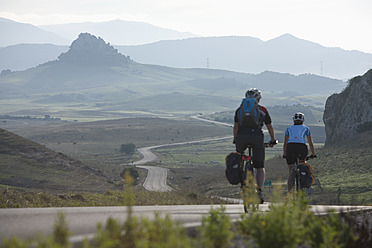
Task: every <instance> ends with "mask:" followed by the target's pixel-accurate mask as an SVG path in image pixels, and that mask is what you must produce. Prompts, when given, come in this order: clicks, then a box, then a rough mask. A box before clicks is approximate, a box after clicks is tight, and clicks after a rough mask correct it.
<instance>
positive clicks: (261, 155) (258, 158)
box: [235, 132, 265, 168]
mask: <svg viewBox="0 0 372 248" xmlns="http://www.w3.org/2000/svg"><path fill="white" fill-rule="evenodd" d="M249 145H252V146H253V148H252V156H253V167H254V168H264V161H265V146H264V136H263V133H262V132H253V133H252V134H238V135H237V136H236V138H235V147H236V151H237V152H239V153H243V152H244V151H245V150H246V149H247V148H248V146H249Z"/></svg>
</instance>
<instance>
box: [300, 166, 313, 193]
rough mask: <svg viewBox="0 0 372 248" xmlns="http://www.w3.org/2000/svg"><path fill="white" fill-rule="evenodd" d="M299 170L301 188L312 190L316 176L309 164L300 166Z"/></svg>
mask: <svg viewBox="0 0 372 248" xmlns="http://www.w3.org/2000/svg"><path fill="white" fill-rule="evenodd" d="M298 170H299V174H300V185H301V188H310V187H311V185H313V183H314V175H313V170H312V168H311V166H310V165H309V164H299V165H298Z"/></svg>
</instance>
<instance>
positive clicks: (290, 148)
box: [286, 143, 297, 192]
mask: <svg viewBox="0 0 372 248" xmlns="http://www.w3.org/2000/svg"><path fill="white" fill-rule="evenodd" d="M296 154H297V144H296V143H289V144H287V150H286V161H287V165H288V170H289V174H288V181H287V186H288V192H290V191H291V190H292V187H293V180H294V175H293V173H292V168H293V166H294V165H295V163H296Z"/></svg>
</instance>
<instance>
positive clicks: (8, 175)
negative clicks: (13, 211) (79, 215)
mask: <svg viewBox="0 0 372 248" xmlns="http://www.w3.org/2000/svg"><path fill="white" fill-rule="evenodd" d="M0 186H1V187H5V186H9V187H10V188H15V189H38V190H44V191H102V190H106V189H107V188H114V185H113V184H110V183H108V182H107V178H105V177H103V176H102V175H100V173H98V172H97V171H95V170H93V169H91V168H90V167H88V166H86V165H84V164H82V163H81V162H79V161H77V160H74V159H72V158H70V157H68V156H66V155H64V154H62V153H57V152H54V151H52V150H50V149H48V148H46V147H44V146H42V145H39V144H37V143H35V142H32V141H29V140H26V139H24V138H22V137H20V136H18V135H15V134H13V133H11V132H8V131H6V130H4V129H0Z"/></svg>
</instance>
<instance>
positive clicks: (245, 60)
mask: <svg viewBox="0 0 372 248" xmlns="http://www.w3.org/2000/svg"><path fill="white" fill-rule="evenodd" d="M116 47H117V48H118V50H119V51H120V52H122V53H125V54H127V55H129V56H130V57H131V58H132V59H133V60H136V61H138V62H140V63H146V64H157V65H165V66H171V67H180V68H208V67H209V68H213V69H224V70H231V71H239V72H247V73H260V72H263V71H266V70H269V71H276V72H282V73H291V74H304V73H311V74H316V75H324V76H327V77H331V78H337V79H343V80H345V79H350V78H352V77H354V76H355V75H359V74H362V73H363V72H365V71H366V70H368V69H369V68H371V67H372V54H368V53H363V52H359V51H346V50H343V49H341V48H329V47H324V46H321V45H319V44H317V43H314V42H310V41H306V40H302V39H299V38H296V37H294V36H292V35H290V34H285V35H282V36H279V37H277V38H275V39H272V40H269V41H266V42H264V41H262V40H259V39H257V38H252V37H240V36H231V37H200V38H189V39H184V40H168V41H159V42H155V43H151V44H146V45H137V46H116Z"/></svg>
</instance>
